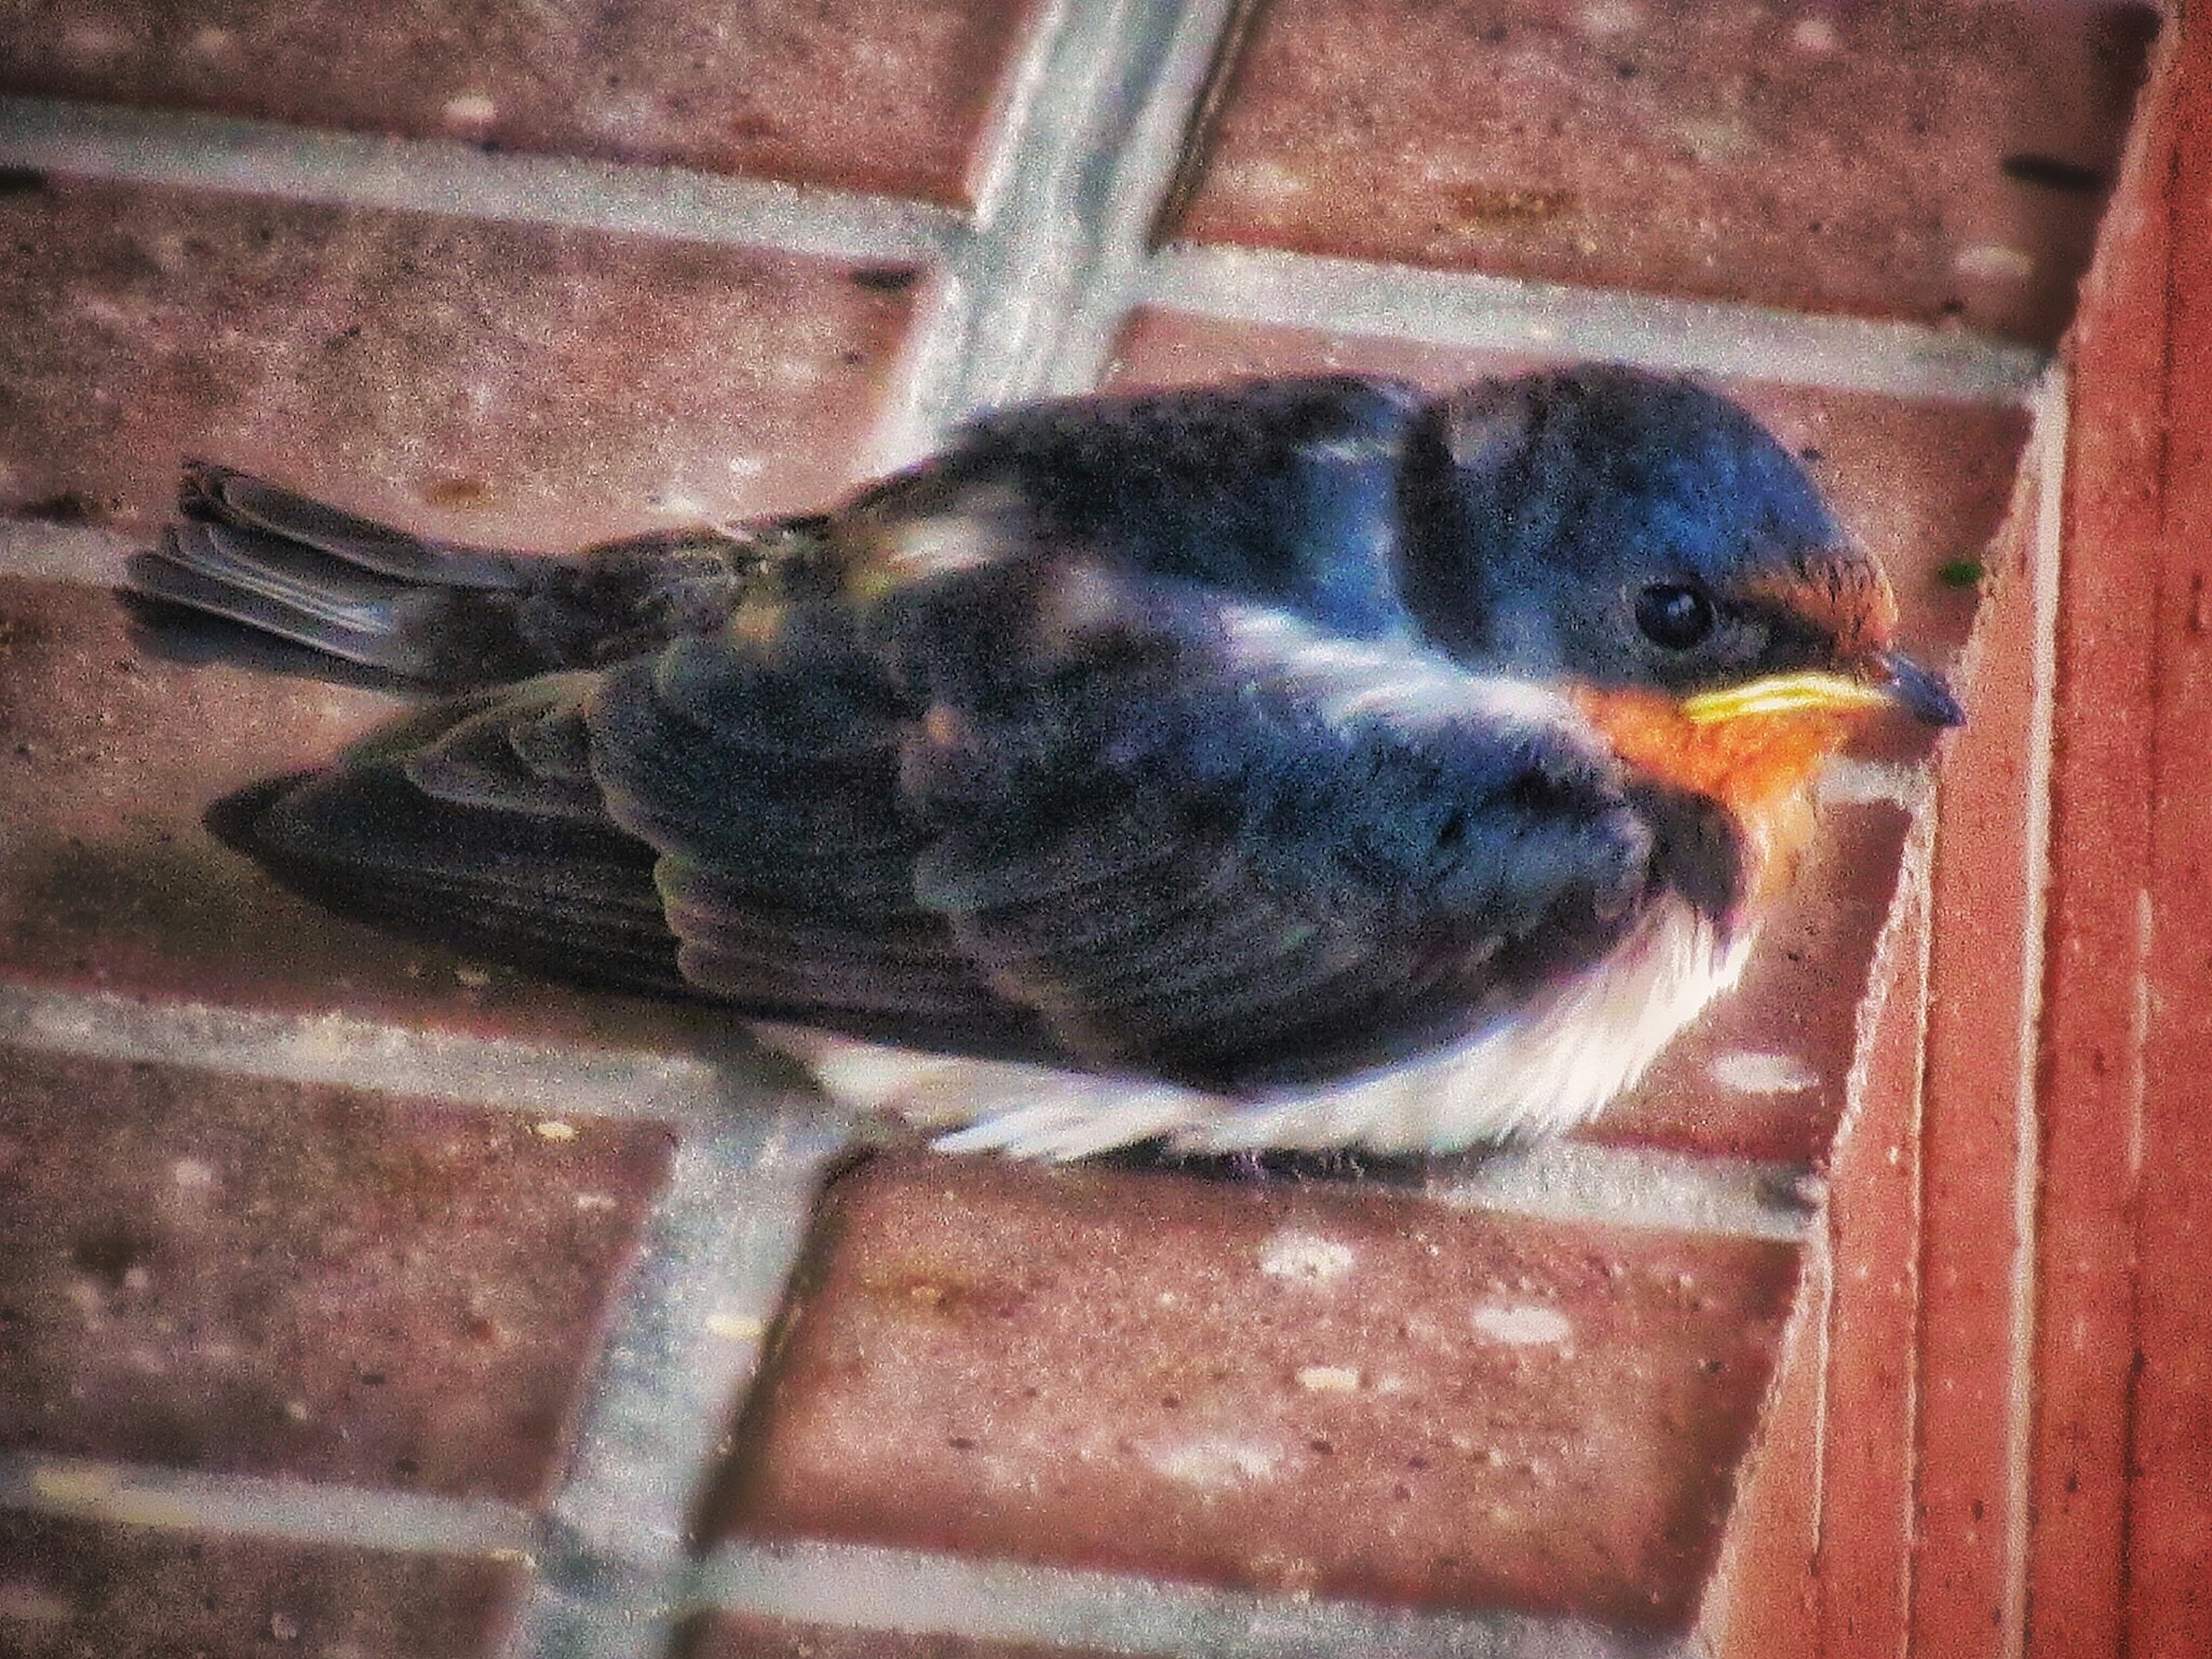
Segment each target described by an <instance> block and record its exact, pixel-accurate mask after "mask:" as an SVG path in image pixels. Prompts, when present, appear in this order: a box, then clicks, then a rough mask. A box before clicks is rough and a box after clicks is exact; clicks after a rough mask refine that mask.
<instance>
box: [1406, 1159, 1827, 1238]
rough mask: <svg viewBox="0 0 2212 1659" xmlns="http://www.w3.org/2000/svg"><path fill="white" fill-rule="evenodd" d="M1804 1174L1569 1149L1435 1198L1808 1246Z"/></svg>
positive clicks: (1493, 1170) (1545, 1216)
mask: <svg viewBox="0 0 2212 1659" xmlns="http://www.w3.org/2000/svg"><path fill="white" fill-rule="evenodd" d="M1804 1174H1805V1171H1804V1170H1802V1169H1800V1168H1799V1167H1798V1166H1796V1164H1762V1163H1755V1162H1753V1161H1751V1160H1749V1159H1738V1158H1693V1157H1689V1156H1686V1155H1685V1154H1682V1153H1679V1152H1651V1151H1647V1150H1645V1149H1644V1148H1641V1147H1622V1146H1599V1145H1595V1144H1592V1143H1590V1142H1587V1141H1578V1140H1561V1141H1553V1142H1551V1143H1549V1144H1547V1145H1543V1146H1533V1147H1529V1148H1528V1149H1526V1150H1514V1151H1509V1152H1493V1153H1491V1154H1489V1155H1487V1156H1486V1157H1484V1158H1481V1159H1480V1161H1478V1162H1476V1163H1475V1164H1474V1166H1473V1168H1472V1169H1470V1170H1468V1171H1467V1172H1465V1173H1464V1174H1454V1175H1451V1176H1443V1177H1440V1178H1437V1179H1436V1180H1433V1181H1432V1182H1431V1184H1430V1185H1429V1187H1428V1188H1427V1194H1428V1196H1430V1197H1431V1198H1433V1199H1435V1200H1437V1202H1439V1203H1442V1204H1445V1205H1448V1206H1450V1207H1452V1208H1454V1209H1465V1210H1474V1209H1480V1210H1495V1211H1499V1212H1504V1213H1506V1214H1509V1215H1520V1216H1528V1217H1532V1218H1537V1219H1541V1220H1549V1221H1580V1222H1595V1223H1598V1224H1600V1225H1606V1226H1620V1227H1656V1228H1663V1229H1667V1230H1668V1231H1677V1232H1688V1233H1699V1234H1706V1235H1711V1236H1713V1237H1723V1238H1764V1239H1773V1240H1778V1241H1781V1242H1784V1243H1802V1242H1803V1241H1804V1239H1805V1237H1806V1236H1807V1233H1808V1230H1809V1228H1810V1226H1811V1224H1812V1220H1813V1217H1814V1206H1811V1205H1809V1204H1808V1203H1807V1202H1806V1201H1805V1200H1803V1199H1802V1198H1801V1197H1799V1196H1798V1191H1799V1188H1800V1186H1801V1185H1802V1177H1803V1176H1804Z"/></svg>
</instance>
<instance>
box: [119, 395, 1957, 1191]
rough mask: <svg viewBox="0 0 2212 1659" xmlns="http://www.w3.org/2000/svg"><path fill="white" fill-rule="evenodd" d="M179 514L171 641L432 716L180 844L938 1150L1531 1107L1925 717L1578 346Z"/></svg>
mask: <svg viewBox="0 0 2212 1659" xmlns="http://www.w3.org/2000/svg"><path fill="white" fill-rule="evenodd" d="M182 513H183V516H182V519H181V520H180V521H179V523H178V524H176V525H175V526H173V528H172V529H171V530H170V531H169V532H168V534H167V538H166V539H165V540H164V542H163V543H162V544H161V548H160V549H159V550H157V551H154V552H149V553H147V554H144V555H142V556H140V557H139V558H138V559H137V560H136V561H135V562H134V564H133V568H132V573H131V589H132V592H133V596H134V601H133V602H134V603H135V604H137V605H138V606H139V608H140V610H141V612H142V614H143V615H144V616H146V617H148V618H149V621H152V622H153V623H155V626H156V630H157V634H160V633H166V634H167V637H168V638H169V640H170V642H171V644H172V646H173V647H175V646H177V645H178V643H179V641H180V640H182V639H184V638H185V635H190V634H191V632H192V630H193V629H197V630H198V646H199V648H202V649H204V648H206V647H207V644H208V639H209V636H210V630H213V632H214V633H215V634H216V635H222V636H224V638H226V639H227V640H228V643H229V644H230V645H233V646H239V647H244V646H246V645H247V644H248V643H249V642H250V641H252V640H255V639H258V641H260V644H259V645H258V647H253V648H255V649H258V651H259V653H260V654H261V656H262V658H263V659H264V660H272V659H281V658H283V656H285V655H286V653H289V658H290V660H289V662H283V661H280V662H279V665H284V666H290V667H295V668H297V667H305V668H307V669H308V670H309V671H316V672H321V673H324V674H326V675H328V676H330V677H331V678H356V679H359V678H369V679H372V680H375V681H379V682H381V683H384V684H392V685H397V686H402V687H408V688H415V689H418V690H422V691H424V692H426V693H432V694H435V696H434V697H433V699H432V700H430V701H428V702H425V703H424V704H423V705H422V706H421V707H420V708H417V709H416V710H415V711H413V712H410V714H406V715H405V716H404V717H403V718H401V719H399V720H397V721H396V722H395V723H393V724H392V725H391V726H388V727H386V728H385V729H383V730H381V731H380V732H374V733H373V734H371V735H370V736H369V737H368V738H364V739H363V740H362V741H361V742H360V743H358V744H355V745H354V746H353V747H351V748H349V749H348V750H345V751H344V752H343V753H342V754H340V755H339V756H338V757H337V758H336V759H335V760H334V761H333V762H332V763H331V765H330V766H328V767H327V768H325V769H320V770H317V771H313V772H309V773H305V774H301V775H294V776H288V777H283V778H279V779H275V780H271V781H269V782H267V783H264V784H263V785H260V786H258V787H254V788H252V789H250V790H248V791H246V792H245V793H241V794H240V795H237V796H234V797H233V798H231V799H228V800H226V801H224V802H222V803H220V804H219V805H217V806H216V808H215V809H213V811H211V812H210V825H211V826H212V827H213V828H214V829H216V832H217V833H218V834H219V835H221V836H222V837H223V838H224V839H225V840H227V841H228V842H230V843H231V844H232V845H234V846H235V847H237V848H240V849H241V850H243V851H244V852H246V853H247V854H250V855H251V856H252V857H253V858H254V859H256V860H258V861H259V862H260V863H261V864H263V865H264V866H266V867H267V868H268V869H269V870H270V872H273V873H274V874H275V875H276V877H277V878H279V879H280V880H282V881H283V882H284V883H286V884H289V885H290V886H292V887H294V888H295V889H297V890H300V891H301V892H302V893H305V894H307V895H309V896H312V897H313V898H315V899H317V900H319V901H320V902H323V903H325V904H326V905H328V906H329V907H330V908H333V909H336V910H338V911H342V912H343V913H346V914H348V915H354V916H357V917H362V918H365V919H367V920H368V921H373V922H376V923H379V924H380V925H382V926H385V927H390V928H392V929H395V930H398V931H401V932H404V933H409V934H411V935H415V936H417V937H425V938H429V939H436V940H439V941H441V942H443V943H446V944H449V945H456V946H459V947H460V948H461V949H463V950H465V951H470V952H473V953H476V954H477V955H479V956H482V957H489V958H492V959H495V960H498V961H502V962H507V963H514V964H517V965H520V966H522V967H524V968H526V969H533V970H536V971H538V972H539V973H542V974H546V975H555V976H558V977H560V978H562V979H565V980H569V981H586V982H590V983H593V984H599V985H605V986H614V987H623V988H627V989H629V990H634V991H643V992H647V993H651V994H664V995H671V996H681V997H684V998H687V999H695V1000H701V1001H702V1002H708V1003H713V1004H719V1005H721V1006H725V1007H726V1008H727V1009H729V1010H731V1011H733V1012H736V1013H738V1014H739V1015H742V1016H744V1018H748V1019H750V1020H754V1021H759V1022H769V1023H770V1024H769V1030H770V1031H771V1033H772V1034H774V1035H775V1036H778V1037H779V1039H780V1040H781V1041H782V1042H784V1043H785V1044H786V1045H787V1046H788V1047H791V1048H795V1049H796V1050H797V1051H799V1053H800V1054H801V1055H802V1057H804V1058H805V1059H806V1060H809V1062H810V1063H811V1064H812V1065H813V1066H814V1067H815V1069H816V1072H817V1075H818V1076H820V1077H821V1079H823V1082H824V1084H825V1085H826V1086H828V1087H829V1089H831V1091H833V1092H836V1093H837V1094H840V1095H841V1096H843V1097H846V1098H848V1099H850V1100H852V1101H854V1102H855V1103H858V1104H860V1105H861V1106H864V1107H866V1108H869V1109H883V1110H889V1111H892V1112H895V1113H898V1114H902V1115H905V1116H907V1117H908V1118H909V1119H912V1120H915V1121H921V1122H924V1123H926V1124H928V1125H930V1126H932V1127H936V1128H938V1129H939V1130H940V1131H943V1133H941V1135H940V1138H939V1142H938V1144H939V1145H940V1146H945V1147H948V1148H951V1149H954V1150H975V1149H983V1148H1000V1149H1003V1150H1005V1151H1007V1152H1013V1153H1017V1154H1021V1155H1026V1156H1033V1157H1049V1158H1071V1157H1079V1156H1083V1155H1085V1154H1088V1153H1091V1152H1100V1151H1103V1150H1105V1149H1108V1148H1109V1147H1115V1146H1123V1145H1127V1144H1131V1143H1134V1142H1139V1141H1146V1140H1152V1139H1164V1140H1165V1141H1166V1142H1167V1143H1168V1144H1169V1145H1170V1146H1175V1147H1177V1148H1180V1149H1186V1150H1190V1151H1196V1152H1227V1151H1245V1150H1260V1149H1323V1148H1334V1147H1357V1148H1365V1149H1369V1150H1372V1151H1376V1152H1443V1151H1452V1150H1458V1149H1461V1148H1465V1147H1468V1146H1474V1145H1479V1144H1482V1143H1487V1142H1497V1141H1502V1140H1510V1139H1522V1138H1528V1137H1532V1136H1536V1135H1541V1134H1545V1133H1553V1132H1557V1131H1560V1130H1564V1129H1566V1128H1569V1127H1573V1126H1574V1125H1576V1124H1577V1123H1579V1122H1582V1121H1584V1120H1586V1119H1588V1118H1589V1117H1590V1116H1591V1115H1594V1114H1595V1113H1596V1112H1597V1111H1598V1110H1599V1109H1601V1108H1602V1107H1603V1106H1604V1105H1605V1103H1607V1100H1609V1099H1610V1098H1611V1097H1613V1096H1614V1095H1615V1094H1616V1093H1618V1092H1619V1091H1620V1090H1621V1089H1622V1088H1624V1087H1625V1086H1626V1085H1628V1084H1629V1083H1631V1082H1632V1081H1633V1080H1634V1079H1635V1078H1636V1077H1637V1076H1638V1073H1640V1072H1641V1071H1642V1070H1643V1069H1644V1066H1646V1065H1647V1064H1648V1062H1649V1061H1650V1060H1651V1059H1652V1057H1653V1056H1654V1055H1655V1054H1656V1053H1657V1052H1658V1051H1659V1049H1660V1048H1662V1046H1664V1044H1665V1043H1666V1042H1668V1040H1669V1039H1670V1038H1671V1037H1672V1036H1674V1034H1675V1033H1676V1032H1677V1031H1678V1030H1680V1029H1681V1028H1682V1027H1683V1026H1684V1025H1686V1024H1687V1023H1688V1022H1690V1021H1691V1020H1692V1018H1695V1017H1696V1015H1697V1014H1698V1012H1699V1010H1701V1009H1702V1008H1703V1007H1705V1005H1706V1004H1707V1003H1708V1002H1709V1001H1710V1000H1711V999H1712V998H1713V997H1715V996H1716V995H1717V994H1720V993H1722V992H1723V991H1724V990H1726V989H1727V988H1728V987H1729V985H1730V984H1731V983H1732V982H1733V981H1735V978H1736V976H1737V975H1738V973H1739V971H1740V970H1741V966H1742V963H1743V961H1744V957H1745V955H1746V953H1747V950H1748V947H1749V945H1750V943H1751V940H1752V938H1753V933H1754V931H1755V928H1756V927H1757V924H1758V921H1759V915H1760V914H1761V911H1762V909H1763V908H1764V907H1765V905H1766V904H1767V903H1768V902H1769V901H1770V900H1771V899H1772V898H1773V896H1775V895H1776V894H1777V893H1778V891H1779V890H1781V889H1782V888H1783V887H1784V885H1786V884H1787V882H1788V880H1789V878H1790V872H1791V868H1792V866H1793V864H1794V862H1795V860H1796V854H1797V853H1798V850H1799V849H1800V848H1801V847H1802V844H1803V842H1804V841H1805V838H1806V836H1807V835H1808V833H1809V829H1810V823H1811V816H1812V814H1811V806H1810V788H1811V785H1812V782H1813V780H1814V776H1815V775H1816V774H1817V772H1818V769H1819V768H1820V763H1821V762H1822V761H1823V760H1824V759H1825V758H1826V757H1828V756H1829V755H1830V754H1832V752H1833V751H1834V750H1836V749H1838V747H1839V746H1840V745H1841V744H1843V743H1844V741H1845V740H1846V739H1847V738H1849V737H1850V734H1851V732H1853V730H1854V729H1855V727H1856V726H1858V725H1859V724H1860V723H1861V722H1862V721H1863V720H1865V719H1866V718H1868V717H1869V715H1870V714H1874V713H1875V711H1878V710H1881V709H1884V708H1897V709H1901V710H1902V711H1904V712H1905V714H1908V715H1910V716H1911V717H1912V718H1914V719H1916V720H1919V721H1921V722H1923V723H1926V724H1927V725H1929V726H1946V725H1950V724H1954V723H1955V722H1956V721H1958V720H1960V712H1959V709H1958V707H1957V705H1956V704H1955V703H1954V701H1953V700H1952V698H1951V696H1950V694H1949V693H1948V691H1947V690H1945V689H1944V687H1943V685H1942V682H1941V681H1940V680H1938V679H1937V678H1935V677H1934V676H1933V675H1931V674H1929V672H1927V671H1924V670H1923V669H1922V668H1920V667H1918V666H1917V665H1915V664H1913V663H1912V662H1911V661H1910V660H1908V659H1906V658H1905V657H1904V656H1903V655H1901V654H1899V653H1898V651H1897V650H1896V649H1895V647H1894V645H1893V631H1894V628H1895V623H1896V605H1895V601H1894V599H1893V597H1892V595H1891V592H1890V589H1889V587H1888V585H1887V583H1886V581H1885V580H1884V579H1883V577H1882V575H1881V571H1880V569H1879V568H1877V566H1876V565H1875V562H1873V560H1872V559H1871V558H1870V557H1869V556H1868V555H1867V553H1866V552H1864V551H1863V550H1862V549H1860V548H1859V547H1857V546H1856V545H1855V544H1853V543H1852V542H1851V541H1850V538H1848V537H1847V536H1846V535H1845V534H1844V532H1842V531H1841V530H1840V529H1839V527H1838V524H1837V522H1836V520H1835V519H1834V518H1833V517H1832V514H1831V513H1830V511H1829V509H1828V508H1827V507H1826V505H1825V504H1824V502H1823V501H1822V500H1821V498H1820V494H1819V492H1818V490H1817V489H1815V487H1814V485H1813V483H1811V481H1810V480H1809V479H1808V477H1806V475H1805V473H1804V471H1802V468H1801V467H1800V466H1799V465H1798V464H1797V462H1796V459H1795V458H1794V457H1792V456H1791V455H1790V453H1788V452H1787V451H1786V450H1785V449H1784V448H1783V447H1781V446H1780V445H1779V444H1778V443H1777V442H1776V441H1774V439H1773V438H1772V437H1771V436H1770V435H1768V434H1767V433H1766V432H1765V431H1764V430H1763V429H1762V428H1760V427H1759V425H1758V424H1757V423H1756V422H1754V421H1753V420H1752V419H1751V418H1750V417H1749V416H1747V415H1746V414H1745V413H1744V412H1743V411H1742V410H1740V409H1739V408H1737V407H1736V406H1735V404H1731V403H1729V401H1727V400H1726V399H1724V398H1721V397H1718V396H1717V395H1715V394H1714V393H1712V392H1709V391H1707V390H1705V389H1703V388H1701V387H1699V386H1697V385H1695V384H1693V383H1692V382H1689V381H1686V380H1674V379H1666V378H1661V377H1656V376H1652V375H1648V374H1638V373H1632V372H1629V371H1625V370H1619V369H1610V368H1582V369H1578V370H1571V371H1565V372H1558V373H1547V374H1529V375H1525V376H1521V377H1517V378H1512V379H1502V380H1486V381H1483V382H1480V383H1479V384H1475V385H1472V386H1467V387H1465V388H1464V389H1462V390H1460V391H1457V392H1454V393H1452V394H1450V395H1449V396H1445V397H1441V398H1431V397H1428V396H1425V395H1424V394H1422V393H1421V392H1418V391H1416V390H1414V389H1413V388H1411V387H1409V386H1404V385H1401V384H1399V383H1397V382H1395V381H1391V380H1379V379H1368V378H1359V377H1350V376H1334V377H1327V378H1311V379H1288V380H1268V381H1256V382H1251V383H1248V384H1242V385H1232V386H1222V387H1218V388H1209V389H1202V390H1188V391H1178V392H1164V393H1160V394H1157V395H1149V396H1121V397H1091V398H1073V399H1066V400H1060V401H1054V402H1047V403H1040V404H1031V405H1028V406H1025V407H1020V408H1014V409H1009V410H1004V411H1001V412H999V413H995V414H991V415H987V416H982V417H981V418H979V419H976V420H975V421H972V422H969V424H967V425H966V426H964V427H963V428H961V429H960V430H959V431H958V432H957V434H956V435H954V436H953V438H952V440H951V442H950V443H949V445H948V446H947V447H945V449H944V450H943V451H942V452H941V453H939V454H938V455H936V456H935V457H934V458H933V459H930V460H928V461H927V462H925V463H923V464H921V465H917V466H915V467H914V468H911V469H909V470H908V471H902V472H900V473H897V474H896V475H894V476H892V477H887V478H885V479H884V480H882V481H880V482H878V483H873V484H871V485H868V486H866V487H865V488H863V489H860V490H859V491H858V492H857V493H855V494H854V495H851V496H850V497H848V499H847V500H845V501H843V502H842V504H841V505H839V506H837V507H835V508H834V509H832V510H831V511H829V512H827V513H818V514H810V515H805V516H799V517H791V518H783V519H772V520H761V521H758V522H755V523H750V524H744V525H739V526H730V527H722V528H714V529H708V530H701V531H693V532H669V533H659V534H652V535H647V536H643V537H640V538H634V539H629V540H625V541H622V542H617V543H615V544H610V545H607V546H605V547H601V548H599V549H596V550H591V551H587V552H585V553H582V554H580V555H577V556H572V557H561V558H553V557H536V556H526V555H513V554H507V553H503V552H495V551H492V550H484V549H479V548H472V547H465V546H460V545H457V544H448V543H442V542H437V541H431V540H426V539H422V538H415V537H411V536H408V535H404V534H402V533H400V532H397V531H394V530H391V529H388V528H386V527H383V526H378V525H375V524H372V523H369V522H368V521H366V520H361V519H358V518H356V517H354V516H352V515H350V514H348V513H342V512H340V511H337V509H335V508H332V507H326V506H323V505H320V504H319V503H317V502H315V501H310V500H307V499H306V498H304V497H302V496H300V495H294V494H292V493H291V492H289V491H288V490H285V489H279V488H277V487H276V486H274V485H271V484H269V483H262V482H260V481H258V480H257V479H254V478H252V477H246V476H244V475H242V474H240V473H236V472H233V471H225V470H223V469H221V468H217V467H213V466H205V465H201V466H195V467H193V468H191V470H190V471H188V473H187V476H186V477H185V485H184V489H183V496H182ZM187 613H190V614H187ZM179 629H182V630H184V632H183V634H179ZM219 643H220V642H219ZM271 653H275V658H272V656H271Z"/></svg>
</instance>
